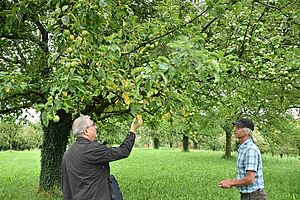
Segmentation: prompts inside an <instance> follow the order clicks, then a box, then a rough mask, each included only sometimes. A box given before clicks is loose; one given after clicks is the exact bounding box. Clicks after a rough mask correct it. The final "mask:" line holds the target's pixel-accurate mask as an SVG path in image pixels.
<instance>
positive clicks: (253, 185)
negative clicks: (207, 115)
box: [219, 119, 267, 200]
mask: <svg viewBox="0 0 300 200" xmlns="http://www.w3.org/2000/svg"><path fill="white" fill-rule="evenodd" d="M234 125H235V129H234V136H235V137H236V138H237V139H238V140H239V142H240V146H239V149H238V159H237V178H236V179H232V180H222V181H221V182H220V183H219V186H220V187H221V188H225V189H228V188H231V187H232V186H236V188H237V189H238V190H239V191H240V193H241V200H265V199H267V198H266V193H265V192H264V180H263V172H262V159H261V153H260V151H259V149H258V147H257V146H256V144H255V143H254V142H253V140H252V138H253V137H252V131H253V130H254V124H253V122H252V121H250V120H248V119H239V120H238V121H236V122H235V123H234Z"/></svg>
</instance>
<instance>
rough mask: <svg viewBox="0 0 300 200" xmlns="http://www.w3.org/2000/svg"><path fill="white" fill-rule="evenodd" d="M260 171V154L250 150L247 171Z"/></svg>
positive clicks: (252, 149) (247, 156)
mask: <svg viewBox="0 0 300 200" xmlns="http://www.w3.org/2000/svg"><path fill="white" fill-rule="evenodd" d="M257 169H258V153H257V151H256V150H255V149H254V148H249V150H248V151H247V154H246V171H255V172H257Z"/></svg>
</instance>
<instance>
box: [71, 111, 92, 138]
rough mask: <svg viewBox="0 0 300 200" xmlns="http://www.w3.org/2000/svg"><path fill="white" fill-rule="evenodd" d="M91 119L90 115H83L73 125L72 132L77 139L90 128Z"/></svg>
mask: <svg viewBox="0 0 300 200" xmlns="http://www.w3.org/2000/svg"><path fill="white" fill-rule="evenodd" d="M90 118H91V117H90V116H88V115H81V116H80V117H78V118H76V119H75V120H74V122H73V125H72V131H73V134H74V135H75V137H80V136H81V135H82V134H83V132H84V130H85V129H86V128H87V127H88V124H89V122H90V121H91V119H90Z"/></svg>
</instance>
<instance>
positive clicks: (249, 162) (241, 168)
mask: <svg viewBox="0 0 300 200" xmlns="http://www.w3.org/2000/svg"><path fill="white" fill-rule="evenodd" d="M247 171H255V172H256V174H255V181H254V183H252V184H250V185H245V186H237V187H236V188H237V189H238V190H239V191H240V192H241V193H250V192H254V191H256V190H258V189H262V188H264V179H263V173H262V160H261V154H260V151H259V149H258V147H257V146H256V145H255V144H254V143H253V141H252V140H251V139H248V140H247V141H245V142H244V143H243V144H241V145H240V147H239V150H238V159H237V179H242V178H244V177H245V176H246V173H247Z"/></svg>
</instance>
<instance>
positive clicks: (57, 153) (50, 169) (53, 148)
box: [40, 110, 72, 190]
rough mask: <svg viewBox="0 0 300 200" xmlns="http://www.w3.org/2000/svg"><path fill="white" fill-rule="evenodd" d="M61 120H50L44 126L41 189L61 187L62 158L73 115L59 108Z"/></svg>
mask: <svg viewBox="0 0 300 200" xmlns="http://www.w3.org/2000/svg"><path fill="white" fill-rule="evenodd" d="M57 114H58V115H59V117H60V120H59V122H53V121H50V122H49V125H48V126H47V127H46V126H43V131H44V136H43V144H42V149H41V174H40V189H41V190H51V189H53V188H54V187H57V186H58V187H60V179H61V170H60V169H61V167H60V165H61V159H62V156H63V154H64V152H65V150H66V145H67V143H68V137H69V135H70V131H71V128H72V117H71V115H70V114H69V113H66V112H65V111H63V110H59V111H58V112H57Z"/></svg>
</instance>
